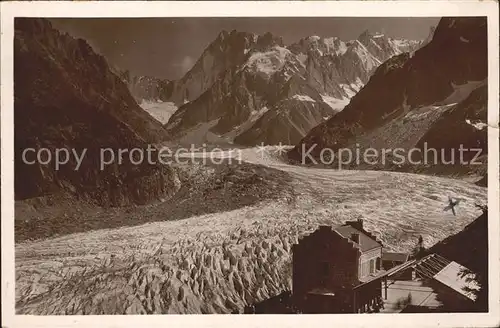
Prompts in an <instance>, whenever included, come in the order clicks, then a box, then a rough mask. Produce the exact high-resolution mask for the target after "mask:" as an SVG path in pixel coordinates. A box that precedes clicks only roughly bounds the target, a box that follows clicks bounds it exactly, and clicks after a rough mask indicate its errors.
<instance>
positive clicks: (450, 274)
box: [434, 261, 480, 301]
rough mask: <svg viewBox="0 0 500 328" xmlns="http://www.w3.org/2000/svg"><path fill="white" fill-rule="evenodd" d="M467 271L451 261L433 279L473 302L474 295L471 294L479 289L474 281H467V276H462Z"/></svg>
mask: <svg viewBox="0 0 500 328" xmlns="http://www.w3.org/2000/svg"><path fill="white" fill-rule="evenodd" d="M467 270H468V269H467V268H465V267H464V266H462V265H460V264H458V263H457V262H453V261H452V262H451V263H450V264H448V265H447V266H446V267H444V268H443V269H442V270H441V271H439V272H438V273H437V274H435V275H434V279H436V280H437V281H439V282H440V283H442V284H443V285H446V286H448V287H450V288H451V289H453V290H455V291H456V292H458V293H460V294H462V295H464V296H465V297H467V298H468V299H471V300H473V301H475V300H476V295H475V294H474V293H473V292H472V290H476V291H477V290H479V289H480V287H479V285H478V284H477V282H476V281H475V280H474V279H472V280H469V279H467V276H464V274H463V273H464V272H465V271H467ZM471 278H473V277H471Z"/></svg>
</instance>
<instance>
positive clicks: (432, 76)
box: [289, 17, 488, 173]
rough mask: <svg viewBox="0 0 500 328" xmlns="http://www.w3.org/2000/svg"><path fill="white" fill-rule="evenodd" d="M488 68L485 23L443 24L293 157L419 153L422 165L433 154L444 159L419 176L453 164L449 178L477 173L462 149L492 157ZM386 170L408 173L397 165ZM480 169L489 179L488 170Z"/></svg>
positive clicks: (390, 64)
mask: <svg viewBox="0 0 500 328" xmlns="http://www.w3.org/2000/svg"><path fill="white" fill-rule="evenodd" d="M487 63H488V61H487V33H486V19H484V18H453V17H446V18H442V19H441V20H440V22H439V24H438V26H437V28H436V29H435V32H434V34H433V37H432V40H431V41H430V42H428V43H427V44H426V45H425V46H423V47H422V48H420V49H419V50H417V51H415V52H414V53H413V54H410V53H404V54H400V55H397V56H394V57H392V58H390V59H389V60H387V61H386V62H384V63H383V64H382V65H380V66H379V67H378V68H377V69H376V70H375V72H374V73H373V75H372V77H371V78H370V81H369V82H368V83H367V84H366V86H365V87H364V88H362V89H361V90H360V92H359V93H357V94H356V96H355V97H353V98H352V99H351V101H350V103H349V104H348V105H347V106H346V107H345V108H344V110H343V111H342V112H340V113H339V114H337V115H335V116H334V117H332V118H330V119H329V120H327V121H325V122H322V123H321V124H319V125H318V126H316V127H314V128H313V129H312V130H311V131H310V132H309V133H308V134H307V135H306V136H305V137H304V138H303V139H302V140H301V141H300V142H299V143H297V146H296V147H295V148H294V149H293V150H292V151H291V152H290V153H289V157H290V158H291V159H293V160H301V159H302V157H303V156H302V155H303V154H305V153H304V150H310V149H311V147H313V148H314V149H313V151H311V152H310V154H311V155H312V156H313V158H314V157H316V158H318V157H319V156H320V153H321V152H322V150H323V149H331V150H334V151H335V150H338V149H340V148H349V149H355V148H360V149H366V148H369V147H372V148H376V149H379V150H380V149H382V148H392V149H395V148H403V149H404V150H406V151H409V150H411V149H418V150H419V151H415V152H413V154H410V155H411V157H412V159H413V160H415V161H421V160H422V158H423V156H424V155H423V153H424V150H425V149H426V147H427V149H429V148H433V149H436V150H437V152H438V155H435V154H434V153H430V155H429V156H430V157H429V158H428V162H427V163H424V164H426V165H417V166H415V165H410V166H411V167H412V169H413V170H418V169H425V170H426V171H427V172H428V171H429V170H431V171H432V170H434V171H436V170H440V169H443V164H446V163H445V162H450V161H451V160H453V161H454V162H455V164H457V163H458V165H451V166H450V165H444V166H446V170H450V167H454V168H455V169H457V170H460V167H461V168H462V169H463V168H470V166H468V165H467V166H464V165H461V163H459V160H460V154H459V152H458V149H459V148H460V146H462V147H463V148H467V149H472V148H474V149H478V150H480V151H481V155H482V158H483V159H484V157H485V156H486V154H487V151H488V149H487V128H486V126H487V123H486V119H487V68H488V65H487ZM439 154H444V156H443V155H439ZM475 154H476V152H467V153H465V154H464V158H463V159H464V160H466V161H471V160H472V159H473V157H475ZM413 155H415V156H413ZM435 160H437V161H435ZM310 162H311V161H310ZM432 163H437V165H434V166H432V165H430V164H432ZM483 164H485V163H483ZM402 166H404V165H402ZM382 167H384V168H393V169H398V168H399V169H401V168H402V167H401V165H394V164H392V161H389V164H387V165H382ZM372 168H373V166H372ZM476 168H478V169H482V171H483V172H482V173H485V172H484V171H485V169H486V166H485V165H480V166H476ZM403 169H404V168H403ZM407 169H408V168H407Z"/></svg>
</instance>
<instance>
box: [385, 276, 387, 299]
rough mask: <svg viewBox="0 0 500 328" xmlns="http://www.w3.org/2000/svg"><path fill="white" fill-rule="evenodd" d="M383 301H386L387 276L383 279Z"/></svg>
mask: <svg viewBox="0 0 500 328" xmlns="http://www.w3.org/2000/svg"><path fill="white" fill-rule="evenodd" d="M384 299H387V276H385V277H384Z"/></svg>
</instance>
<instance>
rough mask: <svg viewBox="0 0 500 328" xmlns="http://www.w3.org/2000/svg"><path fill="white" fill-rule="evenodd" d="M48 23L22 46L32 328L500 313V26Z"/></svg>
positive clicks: (181, 19) (22, 208) (22, 273)
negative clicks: (236, 317)
mask: <svg viewBox="0 0 500 328" xmlns="http://www.w3.org/2000/svg"><path fill="white" fill-rule="evenodd" d="M360 5H361V4H360ZM75 8H76V7H75ZM488 8H490V7H488ZM496 8H497V9H498V3H496ZM241 11H244V10H243V8H241ZM74 12H75V13H76V12H77V9H75V11H74ZM40 14H41V13H39V14H38V15H35V16H34V17H33V15H27V16H24V15H22V14H18V15H14V17H11V18H9V19H11V20H12V22H11V27H10V28H11V29H12V32H9V33H11V35H12V37H11V39H10V41H9V42H10V43H11V45H10V46H9V47H11V48H12V53H11V54H10V56H11V57H12V58H11V62H10V63H6V59H5V58H7V57H6V56H4V53H5V52H4V51H7V50H5V46H4V43H5V39H4V38H5V36H3V37H4V38H2V48H4V49H3V50H2V75H4V74H6V70H5V66H4V65H7V64H10V65H11V67H10V68H8V69H7V72H11V74H12V75H13V76H12V77H11V78H12V81H11V82H10V83H11V84H12V86H11V87H10V88H12V92H13V94H12V95H11V97H12V96H13V99H11V100H9V101H12V105H10V106H11V108H10V112H9V113H8V114H6V115H8V116H4V115H5V113H6V112H7V111H6V110H5V108H6V107H5V105H6V104H10V103H6V102H4V100H5V99H6V98H5V94H2V176H1V177H2V203H3V204H2V205H3V206H2V224H4V220H10V221H12V229H13V239H14V240H13V245H11V246H10V247H13V251H12V257H13V258H12V262H11V263H12V266H13V271H14V274H13V278H14V279H15V281H10V285H11V287H10V288H13V289H14V290H13V294H14V295H13V304H12V306H13V307H14V312H15V315H16V316H24V315H31V316H32V315H35V316H52V315H58V316H67V315H69V316H74V315H155V314H163V315H165V314H229V315H230V314H242V315H244V314H290V315H299V316H301V317H303V316H302V315H303V314H373V315H374V316H373V317H374V318H376V317H380V316H382V317H384V316H385V315H387V314H407V313H413V314H415V313H420V314H421V313H428V314H431V313H432V314H439V313H448V314H449V313H461V314H473V313H483V314H487V313H492V311H496V315H498V299H494V298H493V297H498V291H496V292H495V291H493V292H492V288H493V286H491V285H490V284H491V283H492V280H496V282H495V286H496V287H497V288H498V268H497V266H498V258H496V259H495V260H496V262H491V258H492V254H491V253H490V252H492V251H494V252H495V253H494V254H496V256H497V257H498V240H496V241H492V240H491V237H490V236H492V231H491V229H492V227H494V229H495V230H493V235H496V236H497V237H496V239H497V238H498V183H499V181H498V180H499V178H498V168H499V164H498V151H499V146H498V75H497V74H498V72H497V73H495V74H496V75H495V78H494V79H493V78H492V76H491V69H492V68H493V67H496V69H497V70H498V30H497V31H496V32H495V33H496V35H491V24H492V17H491V16H488V13H487V12H485V13H483V14H482V15H471V14H469V13H467V14H464V15H461V16H460V15H447V14H446V13H444V14H442V15H437V14H436V15H428V16H421V15H417V16H412V15H410V14H407V15H400V16H394V15H387V16H380V13H379V14H374V15H373V16H369V15H365V16H359V15H352V16H344V15H338V16H335V15H336V12H335V11H332V12H329V13H328V12H322V15H321V16H316V17H312V16H305V15H304V16H296V15H290V16H288V17H287V16H282V15H276V16H273V15H266V16H241V15H240V16H231V15H230V14H228V15H226V16H221V15H213V16H208V15H207V16H203V17H202V16H199V15H193V16H190V15H188V14H186V15H182V16H180V15H174V16H171V17H168V14H167V15H158V16H161V17H125V16H123V17H102V16H103V15H90V16H88V17H87V16H86V15H85V16H84V17H78V15H74V16H73V15H71V13H69V14H68V15H66V16H64V17H61V15H53V16H46V17H42V16H40ZM243 14H244V13H243ZM44 15H45V14H44ZM495 15H496V16H494V19H493V21H494V22H495V24H497V25H496V28H497V29H498V12H497V13H496V14H495ZM112 16H113V15H112ZM132 16H133V15H132ZM6 24H7V23H3V25H2V34H4V29H3V27H4V26H5V25H6ZM489 38H490V39H491V38H493V39H495V38H496V41H495V42H496V46H497V48H496V49H489V44H490V47H491V40H490V43H489ZM11 48H9V49H8V50H9V51H10V49H11ZM492 53H493V57H492ZM495 53H496V55H494V54H495ZM489 54H490V56H489ZM492 61H493V63H494V66H491V65H492ZM3 82H4V76H2V83H3ZM492 83H493V84H494V85H491V84H492ZM2 89H4V86H2ZM491 90H494V91H495V92H494V93H492V92H491ZM2 91H4V90H2ZM491 97H493V98H491ZM492 103H493V104H494V105H493V108H491V106H492V105H491V104H492ZM492 111H495V112H496V113H495V114H492ZM5 117H8V118H5ZM492 117H493V118H494V119H496V120H497V121H492ZM9 125H13V126H12V127H10V132H7V131H5V129H6V126H9ZM7 133H9V134H7ZM6 137H7V138H10V140H6ZM494 138H496V139H495V140H494ZM492 142H493V144H490V143H492ZM8 143H10V144H9V145H8V147H10V148H9V149H11V150H10V151H7V153H6V152H5V151H4V147H7V146H5V145H7V144H8ZM492 146H493V147H494V148H493V149H492ZM12 147H13V148H12ZM493 151H494V152H495V153H492V152H493ZM11 153H12V155H13V157H10V154H11ZM7 161H8V162H9V165H10V166H13V167H12V170H13V171H12V172H13V175H12V176H10V177H9V178H7V180H8V182H7V183H5V177H6V172H10V171H6V170H7V168H6V166H5V165H7V164H5V163H6V162H7ZM488 177H490V179H488ZM493 179H494V180H493ZM492 181H493V182H492ZM488 182H489V183H488ZM492 183H493V185H492ZM9 184H10V187H9ZM6 186H7V187H6ZM6 188H9V190H6ZM491 190H493V191H491ZM489 191H490V193H489ZM492 193H493V194H496V200H495V199H491V195H492ZM489 196H490V197H489ZM8 197H13V200H12V199H11V200H10V203H9V202H8ZM6 201H7V202H6ZM492 202H493V203H495V204H496V205H495V207H494V208H493V209H494V210H495V212H493V213H492V208H491V206H492V205H491V204H492ZM6 207H7V208H6ZM489 207H490V213H488V208H489ZM9 209H11V210H12V212H11V213H10V217H8V218H6V217H4V215H6V216H7V215H8V214H7V213H8V212H7V210H9ZM492 215H493V216H492ZM491 220H495V221H496V222H495V223H491ZM492 224H494V225H492ZM2 230H4V229H2ZM11 232H12V231H11ZM4 233H5V232H4V231H3V232H2V234H4ZM2 239H3V237H2ZM493 242H494V244H492V243H493ZM492 245H494V246H492ZM2 248H3V247H2ZM2 252H3V250H2ZM2 257H3V256H2ZM3 265H4V264H2V266H3ZM492 266H494V267H495V270H496V271H494V274H495V275H494V276H491V272H492V271H491V270H492ZM2 279H3V278H2ZM2 285H4V282H2ZM14 285H15V288H14ZM490 293H494V294H490ZM2 297H3V296H2ZM132 317H133V316H132ZM231 317H232V316H231ZM250 317H253V316H250ZM291 317H293V316H291ZM35 318H36V317H35ZM167 318H168V317H167ZM364 318H372V316H369V317H364ZM387 318H389V317H387ZM97 320H98V319H97ZM200 320H201V319H200ZM406 320H408V317H407V318H406ZM499 320H500V319H499ZM410 321H411V319H410ZM430 321H432V320H430ZM97 322H98V321H97ZM368 322H369V321H368ZM427 324H431V322H428V323H427Z"/></svg>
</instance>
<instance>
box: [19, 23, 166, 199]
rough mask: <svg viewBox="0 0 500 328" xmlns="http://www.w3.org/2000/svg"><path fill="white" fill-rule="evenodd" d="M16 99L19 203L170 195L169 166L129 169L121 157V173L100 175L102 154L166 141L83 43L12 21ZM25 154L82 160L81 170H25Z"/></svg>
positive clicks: (114, 169)
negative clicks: (60, 196) (62, 152)
mask: <svg viewBox="0 0 500 328" xmlns="http://www.w3.org/2000/svg"><path fill="white" fill-rule="evenodd" d="M14 98H15V99H14V120H15V122H14V123H15V131H14V132H15V149H16V152H15V198H16V199H17V200H22V199H26V198H32V197H37V196H44V195H47V194H52V193H59V192H62V193H69V194H71V195H74V196H77V197H81V198H84V199H89V200H91V201H94V202H97V203H99V204H101V205H121V204H128V203H146V202H149V201H151V200H154V199H159V198H162V197H166V196H167V195H169V194H170V193H171V192H172V191H173V188H174V186H173V179H174V173H173V171H172V170H171V169H170V168H169V167H167V166H159V165H149V164H147V163H146V162H145V161H144V162H142V163H141V164H139V165H134V164H132V163H131V162H130V160H129V159H128V155H126V156H125V157H124V160H123V163H122V164H121V165H119V164H118V162H117V161H115V162H114V164H113V165H109V166H107V167H106V168H105V169H104V170H102V171H101V170H100V166H99V164H100V163H99V162H100V149H103V148H111V149H114V150H115V152H116V151H117V150H118V149H133V148H139V149H146V148H147V144H148V143H149V142H158V141H161V140H163V139H166V138H167V137H168V135H167V133H166V131H165V130H164V129H163V127H162V126H161V125H160V124H159V123H158V122H156V121H155V120H154V119H153V118H152V117H151V116H149V115H148V114H147V113H146V112H145V111H144V110H142V109H141V108H140V107H139V106H138V105H137V103H136V102H135V101H134V99H133V97H132V96H131V95H130V92H129V91H128V89H127V86H126V85H125V84H124V83H123V82H122V81H121V79H120V78H118V77H117V76H116V75H115V74H113V73H112V72H111V71H110V68H109V66H108V64H107V63H106V60H105V59H104V58H103V57H102V56H100V55H98V54H96V53H95V52H94V51H93V50H92V49H91V47H90V46H89V45H88V44H87V43H86V42H85V41H84V40H82V39H74V38H72V37H70V36H68V35H67V34H61V33H59V32H58V31H57V30H56V29H54V28H53V27H52V26H51V23H50V22H49V21H48V20H45V19H32V18H16V21H15V40H14ZM27 148H34V149H41V148H48V149H50V150H51V152H52V153H53V154H54V152H55V150H56V149H60V148H66V149H69V150H71V149H75V150H77V151H78V152H79V153H81V152H82V151H83V149H87V154H86V156H85V158H84V161H83V163H82V166H81V167H80V169H79V170H75V166H76V162H75V160H74V159H71V160H70V162H69V163H68V164H66V165H63V166H62V167H61V169H60V170H56V168H55V167H54V163H53V162H50V163H49V164H47V165H42V164H34V165H28V164H25V163H24V162H23V160H22V154H23V150H25V149H27ZM153 158H154V156H153ZM29 160H32V158H29Z"/></svg>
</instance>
